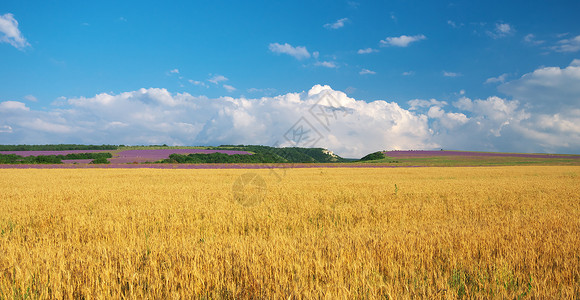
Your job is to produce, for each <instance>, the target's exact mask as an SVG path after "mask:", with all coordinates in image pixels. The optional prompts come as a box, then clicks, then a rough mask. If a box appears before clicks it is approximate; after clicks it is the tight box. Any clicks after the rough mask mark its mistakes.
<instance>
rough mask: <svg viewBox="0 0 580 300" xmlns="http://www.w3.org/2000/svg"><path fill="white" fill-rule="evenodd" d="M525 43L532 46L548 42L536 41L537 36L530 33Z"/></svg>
mask: <svg viewBox="0 0 580 300" xmlns="http://www.w3.org/2000/svg"><path fill="white" fill-rule="evenodd" d="M524 42H526V43H528V44H531V45H541V44H543V43H545V42H546V41H542V40H538V39H536V35H534V34H532V33H530V34H527V35H526V36H524Z"/></svg>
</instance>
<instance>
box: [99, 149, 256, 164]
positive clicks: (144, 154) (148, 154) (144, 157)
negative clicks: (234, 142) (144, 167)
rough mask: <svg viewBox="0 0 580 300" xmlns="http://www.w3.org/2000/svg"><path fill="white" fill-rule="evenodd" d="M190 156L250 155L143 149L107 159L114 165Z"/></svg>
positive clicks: (211, 151)
mask: <svg viewBox="0 0 580 300" xmlns="http://www.w3.org/2000/svg"><path fill="white" fill-rule="evenodd" d="M174 153H176V154H191V153H202V154H210V153H225V154H229V155H232V154H250V153H249V152H246V151H233V150H206V149H143V150H122V151H118V152H114V154H113V158H111V159H109V161H110V162H111V163H114V164H126V163H143V162H156V161H159V160H162V159H166V158H169V155H171V154H174Z"/></svg>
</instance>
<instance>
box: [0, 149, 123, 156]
mask: <svg viewBox="0 0 580 300" xmlns="http://www.w3.org/2000/svg"><path fill="white" fill-rule="evenodd" d="M98 152H112V150H61V151H0V154H16V155H20V156H22V157H27V156H39V155H67V154H78V153H98Z"/></svg>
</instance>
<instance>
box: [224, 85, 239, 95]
mask: <svg viewBox="0 0 580 300" xmlns="http://www.w3.org/2000/svg"><path fill="white" fill-rule="evenodd" d="M223 87H224V89H226V90H227V91H228V92H230V93H231V92H234V91H235V90H236V88H235V87H233V86H231V85H229V84H224V85H223Z"/></svg>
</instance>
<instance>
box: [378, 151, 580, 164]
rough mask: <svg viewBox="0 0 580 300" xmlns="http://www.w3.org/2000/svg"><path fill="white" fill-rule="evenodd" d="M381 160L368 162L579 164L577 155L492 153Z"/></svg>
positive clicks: (415, 154) (417, 154)
mask: <svg viewBox="0 0 580 300" xmlns="http://www.w3.org/2000/svg"><path fill="white" fill-rule="evenodd" d="M383 153H384V154H385V156H386V158H384V159H380V160H374V161H370V162H371V163H386V164H389V165H392V166H427V167H455V166H502V165H503V166H510V165H512V166H513V165H574V166H578V165H580V155H566V154H564V155H561V154H529V153H495V152H470V151H385V152H383Z"/></svg>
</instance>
